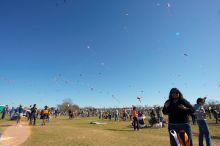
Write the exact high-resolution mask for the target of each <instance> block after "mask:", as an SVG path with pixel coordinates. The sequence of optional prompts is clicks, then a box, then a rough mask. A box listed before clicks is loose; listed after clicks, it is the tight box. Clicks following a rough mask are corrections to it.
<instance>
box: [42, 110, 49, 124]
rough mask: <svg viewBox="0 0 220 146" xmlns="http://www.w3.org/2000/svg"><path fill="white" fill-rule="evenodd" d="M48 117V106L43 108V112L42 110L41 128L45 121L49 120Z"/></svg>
mask: <svg viewBox="0 0 220 146" xmlns="http://www.w3.org/2000/svg"><path fill="white" fill-rule="evenodd" d="M48 116H49V109H48V106H45V107H44V110H43V122H42V126H43V125H45V123H46V119H48V118H49V117H48Z"/></svg>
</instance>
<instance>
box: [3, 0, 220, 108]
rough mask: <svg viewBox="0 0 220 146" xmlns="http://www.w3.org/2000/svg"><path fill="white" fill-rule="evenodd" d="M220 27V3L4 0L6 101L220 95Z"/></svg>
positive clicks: (118, 101)
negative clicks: (172, 91) (175, 91)
mask: <svg viewBox="0 0 220 146" xmlns="http://www.w3.org/2000/svg"><path fill="white" fill-rule="evenodd" d="M219 26H220V1H219V0H212V1H206V0H195V1H191V0H185V1H181V0H175V1H174V0H169V1H166V0H138V1H136V0H126V1H118V0H111V1H108V0H66V1H64V0H55V1H54V0H47V1H45V0H37V1H34V0H32V1H30V0H19V1H15V0H1V1H0V68H1V69H0V104H9V105H18V104H23V105H29V104H33V103H37V104H38V105H39V106H44V105H49V106H55V105H56V104H58V103H61V102H62V100H63V99H65V98H71V99H72V100H73V102H74V103H76V104H78V105H79V106H95V107H114V106H117V107H118V106H120V107H121V106H131V105H138V104H139V105H155V104H158V105H163V103H164V101H165V99H166V98H167V97H168V93H169V90H170V89H171V88H172V87H177V88H179V89H180V90H181V91H182V93H183V95H184V96H185V98H186V99H188V100H189V101H190V102H191V103H192V104H194V103H195V101H196V99H197V98H198V97H201V96H207V97H208V99H212V100H219V96H220V86H219V85H220V74H219V72H220V68H219V67H218V64H219V62H220V57H219V55H220V29H219ZM137 97H143V98H142V102H141V103H140V102H139V101H138V100H137Z"/></svg>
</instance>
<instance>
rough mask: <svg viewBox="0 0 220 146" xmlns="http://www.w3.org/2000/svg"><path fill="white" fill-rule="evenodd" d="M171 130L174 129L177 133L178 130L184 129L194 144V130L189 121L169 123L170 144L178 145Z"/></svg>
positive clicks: (191, 143) (191, 144) (172, 145)
mask: <svg viewBox="0 0 220 146" xmlns="http://www.w3.org/2000/svg"><path fill="white" fill-rule="evenodd" d="M170 130H174V131H176V133H178V131H180V130H184V131H185V132H186V133H187V135H188V138H189V144H190V146H193V142H192V130H191V126H190V124H188V123H183V124H172V123H170V124H169V125H168V132H169V135H170V145H171V146H177V144H176V141H175V139H174V137H173V136H172V135H171V134H170Z"/></svg>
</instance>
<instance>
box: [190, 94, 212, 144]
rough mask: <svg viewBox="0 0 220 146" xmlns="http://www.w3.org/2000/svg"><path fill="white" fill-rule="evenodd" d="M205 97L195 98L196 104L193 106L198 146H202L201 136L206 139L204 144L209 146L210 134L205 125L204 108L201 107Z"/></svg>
mask: <svg viewBox="0 0 220 146" xmlns="http://www.w3.org/2000/svg"><path fill="white" fill-rule="evenodd" d="M205 99H206V98H198V99H197V101H196V102H197V104H196V105H195V106H194V109H195V116H196V120H197V124H198V127H199V146H204V145H203V136H205V139H206V145H207V146H211V145H212V144H211V136H210V133H209V128H208V125H207V120H206V113H205V109H204V107H203V105H204V103H205Z"/></svg>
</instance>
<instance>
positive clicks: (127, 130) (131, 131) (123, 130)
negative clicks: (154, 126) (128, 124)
mask: <svg viewBox="0 0 220 146" xmlns="http://www.w3.org/2000/svg"><path fill="white" fill-rule="evenodd" d="M105 130H108V131H128V132H134V130H133V129H131V130H128V129H105Z"/></svg>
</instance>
